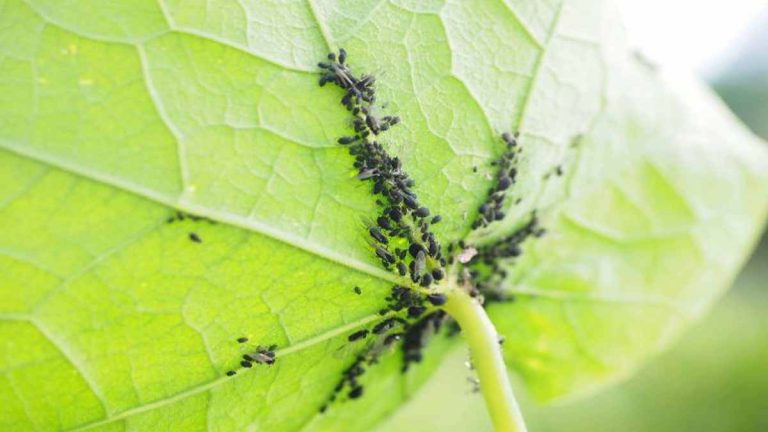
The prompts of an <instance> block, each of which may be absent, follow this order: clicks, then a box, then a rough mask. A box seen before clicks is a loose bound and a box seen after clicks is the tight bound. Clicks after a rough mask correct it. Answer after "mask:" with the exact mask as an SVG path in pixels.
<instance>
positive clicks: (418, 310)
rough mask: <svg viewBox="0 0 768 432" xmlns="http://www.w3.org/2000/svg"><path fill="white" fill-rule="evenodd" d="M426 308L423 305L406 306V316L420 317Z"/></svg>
mask: <svg viewBox="0 0 768 432" xmlns="http://www.w3.org/2000/svg"><path fill="white" fill-rule="evenodd" d="M425 311H426V309H425V308H424V307H423V306H411V307H409V308H408V316H409V317H411V318H418V317H420V316H421V315H422V314H423V313H424V312H425Z"/></svg>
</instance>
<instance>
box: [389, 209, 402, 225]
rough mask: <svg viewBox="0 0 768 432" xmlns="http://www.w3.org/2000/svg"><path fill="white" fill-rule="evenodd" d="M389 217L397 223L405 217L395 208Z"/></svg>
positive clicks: (391, 210) (390, 211)
mask: <svg viewBox="0 0 768 432" xmlns="http://www.w3.org/2000/svg"><path fill="white" fill-rule="evenodd" d="M389 217H390V218H392V220H393V221H395V222H400V219H401V218H402V217H403V214H402V213H400V210H398V209H397V208H395V207H392V208H390V209H389Z"/></svg>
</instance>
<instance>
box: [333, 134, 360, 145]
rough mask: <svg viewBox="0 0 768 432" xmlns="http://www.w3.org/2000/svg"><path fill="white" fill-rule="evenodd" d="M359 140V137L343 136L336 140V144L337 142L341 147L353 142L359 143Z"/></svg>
mask: <svg viewBox="0 0 768 432" xmlns="http://www.w3.org/2000/svg"><path fill="white" fill-rule="evenodd" d="M359 140H360V136H359V135H355V136H343V137H341V138H339V139H338V140H337V142H338V143H339V144H341V145H349V144H352V143H353V142H355V141H359Z"/></svg>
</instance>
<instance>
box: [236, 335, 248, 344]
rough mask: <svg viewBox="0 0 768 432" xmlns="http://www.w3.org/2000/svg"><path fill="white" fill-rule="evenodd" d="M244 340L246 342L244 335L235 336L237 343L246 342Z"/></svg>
mask: <svg viewBox="0 0 768 432" xmlns="http://www.w3.org/2000/svg"><path fill="white" fill-rule="evenodd" d="M246 342H248V338H247V337H245V336H240V337H239V338H237V343H246Z"/></svg>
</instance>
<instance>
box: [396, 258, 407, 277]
mask: <svg viewBox="0 0 768 432" xmlns="http://www.w3.org/2000/svg"><path fill="white" fill-rule="evenodd" d="M397 272H398V273H400V276H405V275H406V274H408V269H407V268H406V267H405V264H403V263H402V261H401V262H398V263H397Z"/></svg>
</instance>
